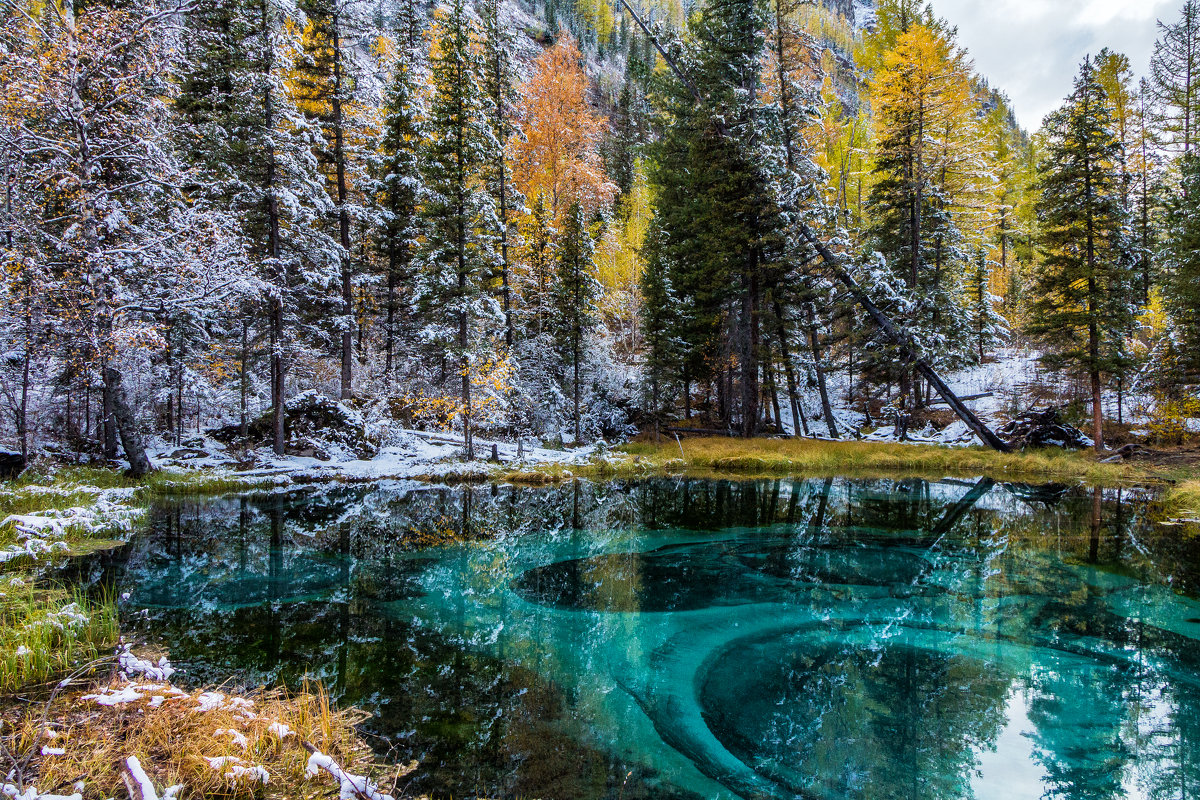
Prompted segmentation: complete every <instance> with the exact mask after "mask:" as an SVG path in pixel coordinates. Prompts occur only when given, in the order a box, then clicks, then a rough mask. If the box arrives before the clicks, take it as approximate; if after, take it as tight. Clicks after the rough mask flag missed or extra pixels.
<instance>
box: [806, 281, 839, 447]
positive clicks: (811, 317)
mask: <svg viewBox="0 0 1200 800" xmlns="http://www.w3.org/2000/svg"><path fill="white" fill-rule="evenodd" d="M805 311H806V312H807V314H808V341H809V343H810V347H811V348H812V354H813V371H815V372H816V373H817V391H818V392H820V394H821V413H823V414H824V415H825V427H826V428H828V429H829V435H830V436H831V437H832V438H834V439H837V438H839V435H838V428H837V422H835V421H834V419H833V405H831V404H830V402H829V389H828V387H827V386H826V384H825V367H824V366H822V364H821V337H820V334H818V333H817V314H816V312H815V311H814V310H813V307H812V304H811V303H810V304H808V306H806V307H805Z"/></svg>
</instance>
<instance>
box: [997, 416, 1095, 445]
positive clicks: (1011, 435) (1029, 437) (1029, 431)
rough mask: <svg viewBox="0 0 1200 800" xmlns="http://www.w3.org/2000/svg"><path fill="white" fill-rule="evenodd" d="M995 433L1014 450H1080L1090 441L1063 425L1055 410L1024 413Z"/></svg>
mask: <svg viewBox="0 0 1200 800" xmlns="http://www.w3.org/2000/svg"><path fill="white" fill-rule="evenodd" d="M996 433H997V434H998V435H999V436H1000V438H1001V439H1003V440H1004V441H1006V442H1008V443H1009V444H1010V445H1012V446H1013V447H1014V448H1017V449H1021V450H1024V449H1025V448H1028V447H1061V448H1064V449H1067V450H1082V449H1084V448H1087V447H1091V446H1092V445H1093V444H1094V442H1092V440H1091V439H1090V438H1089V437H1088V435H1087V434H1085V433H1084V432H1083V431H1081V430H1079V428H1076V427H1075V426H1073V425H1068V424H1067V423H1065V422H1063V421H1062V419H1061V418H1060V416H1059V409H1058V408H1047V409H1042V410H1033V411H1026V412H1025V413H1024V414H1022V415H1020V416H1019V417H1017V418H1016V419H1014V420H1012V421H1011V422H1009V423H1007V424H1006V425H1004V426H1003V427H1001V428H1000V429H999V430H997V431H996Z"/></svg>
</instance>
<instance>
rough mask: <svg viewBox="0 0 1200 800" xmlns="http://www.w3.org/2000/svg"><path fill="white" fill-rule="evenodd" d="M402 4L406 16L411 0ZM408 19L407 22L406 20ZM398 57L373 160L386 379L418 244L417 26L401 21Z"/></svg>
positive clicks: (420, 116)
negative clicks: (402, 294) (381, 266)
mask: <svg viewBox="0 0 1200 800" xmlns="http://www.w3.org/2000/svg"><path fill="white" fill-rule="evenodd" d="M405 6H406V7H407V8H408V9H409V12H410V13H409V16H411V17H415V16H416V14H415V13H412V12H413V11H414V10H415V9H414V6H415V2H413V0H408V2H406V3H405ZM410 25H411V23H410ZM405 28H406V29H405V30H402V31H401V36H402V37H404V38H403V39H402V41H401V43H400V57H399V58H398V59H397V60H396V64H395V66H394V67H393V69H392V81H391V85H390V86H389V87H388V93H387V98H386V101H385V102H386V105H385V114H386V115H385V117H384V122H383V134H382V136H381V137H380V140H379V145H378V151H379V152H378V156H377V159H376V163H375V171H376V175H377V177H376V181H375V184H374V187H373V188H374V192H373V202H374V205H375V209H376V211H377V213H378V215H379V219H380V223H381V224H380V226H379V228H378V231H377V242H376V243H377V247H378V248H379V251H380V254H381V255H382V256H383V258H384V260H385V275H384V302H383V308H384V315H385V316H384V332H383V336H384V342H383V348H384V368H383V369H384V375H385V376H386V377H387V379H388V380H389V381H390V380H391V377H392V374H393V369H394V366H395V365H394V360H395V353H396V347H397V332H398V330H397V326H398V325H399V320H398V319H397V317H398V315H399V314H400V312H401V303H400V298H399V297H398V292H399V291H400V290H401V289H402V288H405V287H410V286H411V283H412V280H413V277H414V276H413V262H414V259H415V257H416V252H417V248H418V247H419V245H420V235H421V224H420V216H419V210H420V205H421V200H422V197H423V194H424V187H423V184H422V183H421V174H420V166H421V164H420V147H421V142H422V140H423V139H424V137H425V108H424V104H423V98H422V96H421V91H420V88H419V85H418V80H419V56H418V54H417V52H416V50H415V49H414V47H413V46H412V45H413V44H415V43H416V41H419V39H418V37H419V35H420V34H419V31H414V30H411V29H410V26H405Z"/></svg>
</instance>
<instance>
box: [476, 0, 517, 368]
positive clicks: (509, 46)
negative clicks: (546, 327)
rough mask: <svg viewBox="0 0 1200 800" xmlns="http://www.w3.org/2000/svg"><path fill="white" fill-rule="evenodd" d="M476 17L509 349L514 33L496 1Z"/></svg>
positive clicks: (486, 0)
mask: <svg viewBox="0 0 1200 800" xmlns="http://www.w3.org/2000/svg"><path fill="white" fill-rule="evenodd" d="M480 17H481V19H482V22H483V25H482V27H483V64H482V68H483V69H482V82H483V94H484V97H485V99H486V109H487V116H488V126H489V129H490V133H491V141H490V142H488V154H487V188H488V192H489V193H490V194H491V196H492V202H493V203H494V205H495V207H496V222H495V225H494V228H495V237H496V253H495V258H496V264H497V271H498V272H499V290H500V300H501V305H502V307H503V310H504V343H505V345H506V346H507V347H509V348H510V349H511V348H512V346H513V342H514V337H515V331H516V322H515V317H514V309H513V298H512V255H513V251H514V250H515V249H516V248H515V246H514V245H515V244H516V242H515V239H516V231H515V224H514V218H515V214H514V213H513V212H514V210H515V209H518V208H520V207H521V205H522V198H521V197H520V196H519V195H518V193H517V192H516V189H515V187H514V186H513V183H512V170H511V168H510V166H509V163H508V152H507V145H508V141H509V139H511V138H512V136H513V134H514V132H515V130H516V126H515V124H514V115H515V109H516V107H517V103H518V97H517V91H516V80H515V73H514V66H513V37H512V33H511V32H510V31H509V29H508V26H507V25H506V24H505V23H504V22H503V21H502V20H501V19H500V0H483V3H482V8H481V9H480Z"/></svg>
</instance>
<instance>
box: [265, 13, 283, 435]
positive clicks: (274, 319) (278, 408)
mask: <svg viewBox="0 0 1200 800" xmlns="http://www.w3.org/2000/svg"><path fill="white" fill-rule="evenodd" d="M267 5H268V4H267V3H263V4H262V34H263V36H269V35H270V25H269V23H268V20H267ZM267 52H268V58H267V64H266V73H267V75H270V73H271V68H272V61H273V57H272V56H271V55H270V54H271V53H272V52H273V51H272V50H271V49H270V48H268V50H267ZM274 117H275V115H274V107H273V103H272V99H271V88H270V85H268V86H267V87H266V88H264V89H263V124H264V127H265V128H266V130H267V133H268V137H267V139H268V141H269V142H270V141H272V139H271V136H270V135H269V134H271V133H272V132H273V130H274V125H275V121H274ZM263 188H264V191H265V199H266V206H267V248H268V254H269V257H270V260H271V268H272V273H273V274H272V278H273V280H274V283H275V286H274V287H273V288H272V289H271V290H270V294H269V297H268V300H267V304H268V305H267V307H268V308H269V309H270V311H269V314H270V342H271V439H272V446H273V447H274V450H275V455H278V456H281V455H283V454H284V450H285V448H286V445H287V439H286V432H285V431H284V425H283V419H284V418H283V411H284V409H283V391H284V381H283V368H284V361H283V292H284V288H285V287H284V274H283V269H282V267H280V265H279V247H280V241H279V234H280V225H279V198H278V197H277V196H276V194H275V149H274V145H273V144H271V145H269V149H268V151H267V174H266V180H265V185H264V187H263Z"/></svg>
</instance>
